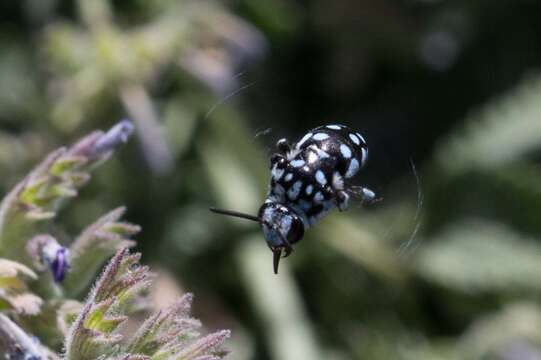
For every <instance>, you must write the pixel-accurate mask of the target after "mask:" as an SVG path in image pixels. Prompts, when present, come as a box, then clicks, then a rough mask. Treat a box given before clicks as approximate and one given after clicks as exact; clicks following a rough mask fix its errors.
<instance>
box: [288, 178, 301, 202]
mask: <svg viewBox="0 0 541 360" xmlns="http://www.w3.org/2000/svg"><path fill="white" fill-rule="evenodd" d="M301 187H302V181H300V180H297V181H295V183H294V184H293V186H291V187H290V188H289V190H288V191H287V196H288V197H289V199H290V200H295V199H297V197H298V196H299V192H300V191H301Z"/></svg>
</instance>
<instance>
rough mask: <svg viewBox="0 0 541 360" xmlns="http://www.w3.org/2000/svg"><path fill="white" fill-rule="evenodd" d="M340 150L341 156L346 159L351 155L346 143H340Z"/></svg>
mask: <svg viewBox="0 0 541 360" xmlns="http://www.w3.org/2000/svg"><path fill="white" fill-rule="evenodd" d="M340 152H341V153H342V156H343V157H345V158H346V159H349V158H350V157H351V149H350V148H349V146H347V145H346V144H342V145H340Z"/></svg>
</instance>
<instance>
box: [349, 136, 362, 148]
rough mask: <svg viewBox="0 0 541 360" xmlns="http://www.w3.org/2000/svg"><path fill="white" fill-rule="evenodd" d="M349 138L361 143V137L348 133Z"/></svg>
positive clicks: (358, 143) (357, 143)
mask: <svg viewBox="0 0 541 360" xmlns="http://www.w3.org/2000/svg"><path fill="white" fill-rule="evenodd" d="M349 138H350V139H351V141H353V142H354V143H355V144H356V145H361V139H359V138H358V137H357V135H355V134H352V133H349Z"/></svg>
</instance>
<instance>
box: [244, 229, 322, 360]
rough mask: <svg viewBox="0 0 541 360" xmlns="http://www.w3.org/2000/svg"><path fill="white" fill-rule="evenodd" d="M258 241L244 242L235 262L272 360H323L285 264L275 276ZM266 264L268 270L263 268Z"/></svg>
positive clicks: (269, 261) (266, 253) (270, 260)
mask: <svg viewBox="0 0 541 360" xmlns="http://www.w3.org/2000/svg"><path fill="white" fill-rule="evenodd" d="M259 237H260V236H259V235H257V236H250V237H248V238H246V239H244V241H243V242H242V243H241V245H240V248H239V249H238V251H237V258H238V260H239V264H240V267H241V272H242V275H243V281H244V283H245V284H246V286H247V289H248V291H249V296H250V298H251V299H252V301H253V304H254V306H255V307H256V308H257V309H258V313H259V314H260V316H261V320H262V321H263V324H264V329H265V334H266V336H267V341H268V343H269V345H270V347H271V351H272V353H273V357H274V358H275V359H281V360H293V359H312V360H316V359H322V357H321V356H320V353H321V352H320V349H319V344H318V343H317V341H316V339H315V335H314V330H313V329H312V327H311V324H310V322H309V321H308V318H307V316H306V314H305V312H304V310H303V306H302V304H301V298H300V294H299V290H298V289H297V287H296V286H295V284H294V282H293V278H292V274H291V273H290V271H289V268H288V264H286V263H285V261H282V264H281V265H280V266H281V267H280V274H279V275H275V274H274V273H273V271H272V253H271V252H270V251H269V250H268V248H267V247H266V246H265V245H264V243H263V242H262V241H261V239H260V238H259ZM265 264H267V266H262V265H265Z"/></svg>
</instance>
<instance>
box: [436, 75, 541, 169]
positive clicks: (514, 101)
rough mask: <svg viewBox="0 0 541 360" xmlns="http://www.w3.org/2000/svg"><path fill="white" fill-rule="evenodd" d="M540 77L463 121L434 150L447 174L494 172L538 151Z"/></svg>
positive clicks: (540, 108)
mask: <svg viewBox="0 0 541 360" xmlns="http://www.w3.org/2000/svg"><path fill="white" fill-rule="evenodd" d="M539 99H541V77H540V76H538V75H536V76H532V77H530V78H528V79H527V80H525V81H523V82H522V84H521V85H519V86H518V87H517V88H516V89H515V90H513V91H511V92H510V93H509V94H507V95H506V96H505V97H503V98H499V99H497V100H494V101H492V102H491V103H489V104H488V105H486V106H485V107H484V108H482V109H481V110H478V111H476V112H475V113H473V114H472V115H471V116H470V117H469V118H467V119H466V120H465V123H466V127H465V129H464V130H463V131H459V132H456V133H454V134H453V135H452V136H451V137H450V138H449V140H448V141H447V142H444V143H442V144H440V146H439V148H438V149H437V150H436V161H437V162H438V164H439V165H440V166H441V167H442V168H443V169H445V170H446V171H447V172H448V173H449V174H457V173H460V172H464V171H465V170H467V169H471V168H495V167H497V166H501V165H504V164H508V163H510V162H512V161H516V160H517V159H518V158H520V157H522V156H524V155H526V154H528V153H529V152H532V151H534V150H536V149H539V148H541V121H539V119H541V103H540V101H539Z"/></svg>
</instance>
